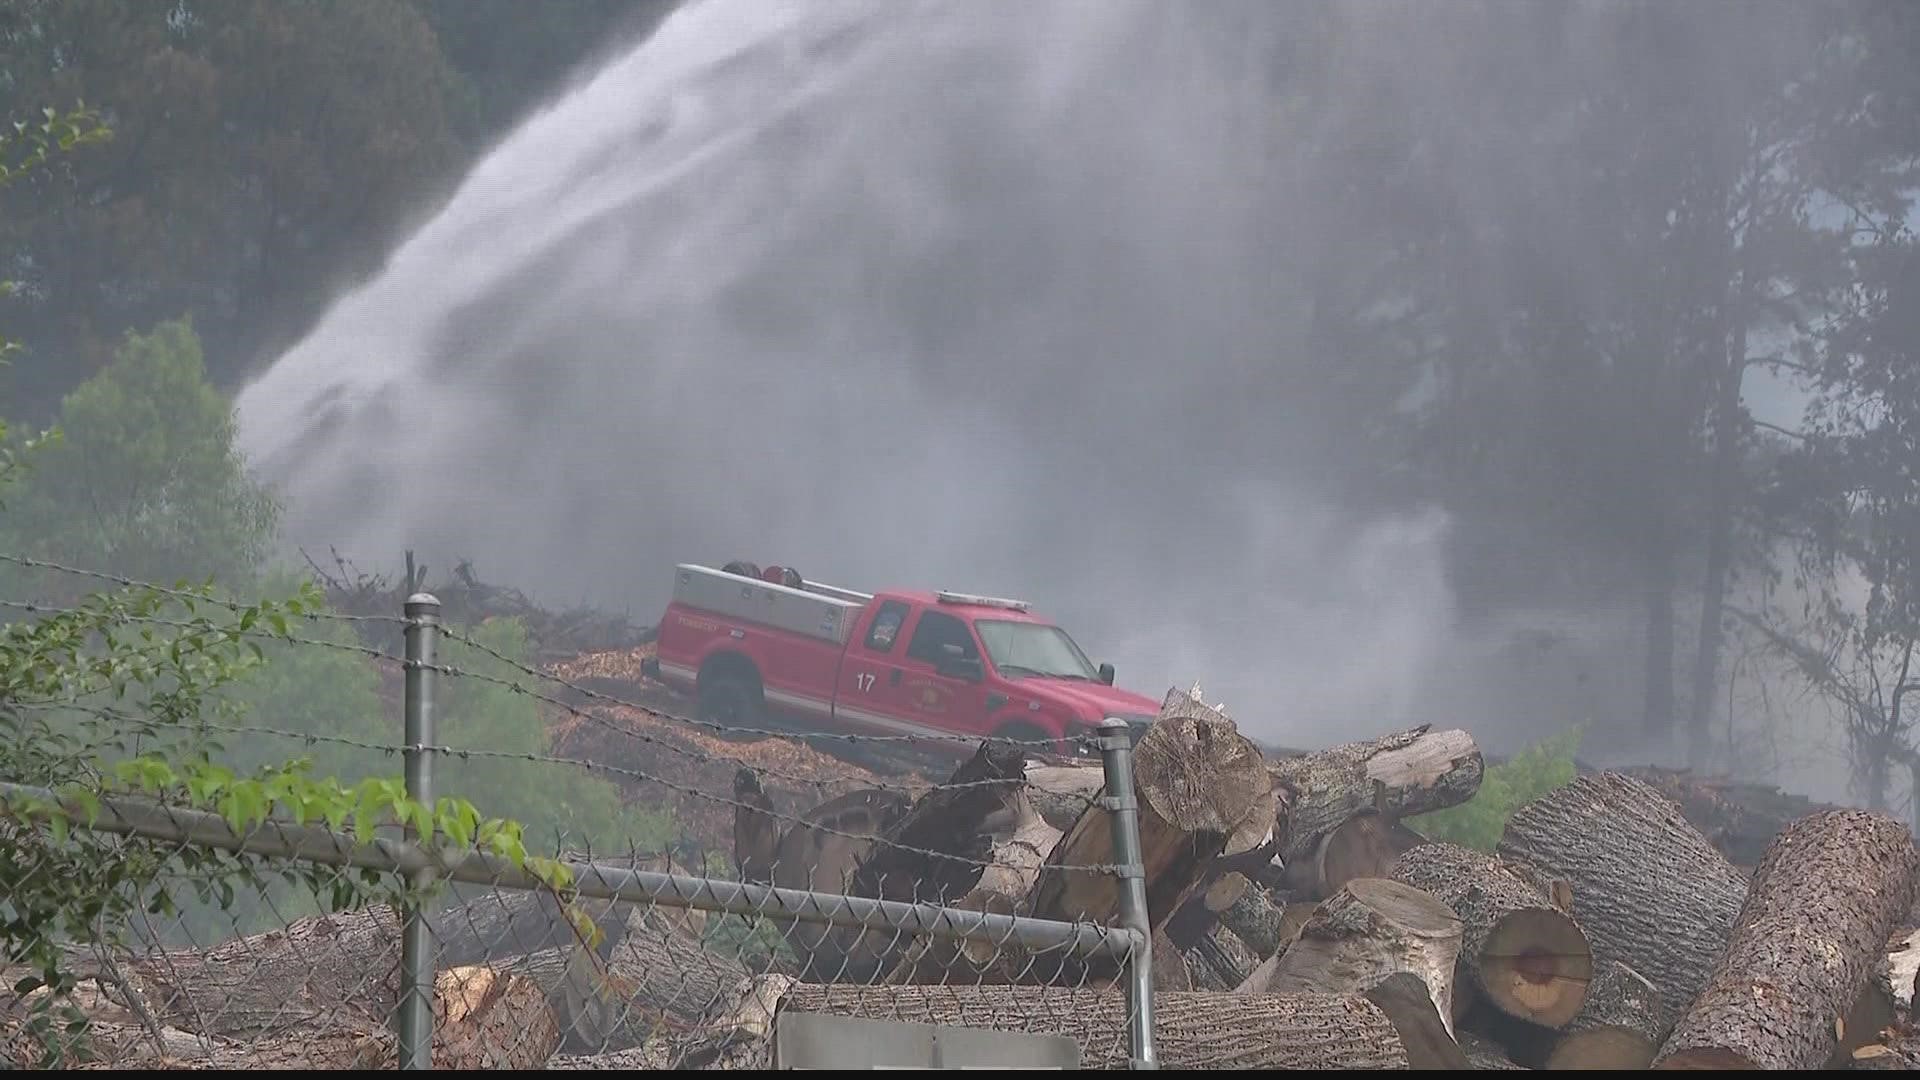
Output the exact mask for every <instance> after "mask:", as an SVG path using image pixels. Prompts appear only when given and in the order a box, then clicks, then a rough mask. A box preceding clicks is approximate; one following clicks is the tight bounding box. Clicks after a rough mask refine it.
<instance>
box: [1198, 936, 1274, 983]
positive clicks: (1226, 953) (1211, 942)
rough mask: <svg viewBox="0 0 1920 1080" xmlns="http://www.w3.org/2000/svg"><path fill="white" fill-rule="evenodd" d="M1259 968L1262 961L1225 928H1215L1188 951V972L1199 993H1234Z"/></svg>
mask: <svg viewBox="0 0 1920 1080" xmlns="http://www.w3.org/2000/svg"><path fill="white" fill-rule="evenodd" d="M1259 966H1260V958H1259V957H1258V956H1255V955H1254V954H1253V950H1252V949H1249V948H1247V944H1246V942H1244V941H1241V940H1240V939H1239V937H1237V936H1235V934H1234V932H1233V931H1231V930H1229V929H1227V928H1226V927H1224V926H1218V925H1216V926H1214V927H1213V929H1211V930H1209V931H1207V936H1206V937H1203V938H1201V939H1200V942H1199V944H1197V945H1195V946H1194V947H1193V948H1191V949H1189V950H1187V970H1188V971H1189V972H1190V973H1191V974H1192V978H1193V988H1194V989H1196V990H1217V991H1220V992H1222V993H1226V992H1231V991H1234V990H1236V989H1237V988H1238V987H1239V986H1240V985H1241V984H1242V983H1244V982H1246V981H1247V977H1248V976H1249V975H1251V974H1253V972H1254V969H1256V968H1258V967H1259Z"/></svg>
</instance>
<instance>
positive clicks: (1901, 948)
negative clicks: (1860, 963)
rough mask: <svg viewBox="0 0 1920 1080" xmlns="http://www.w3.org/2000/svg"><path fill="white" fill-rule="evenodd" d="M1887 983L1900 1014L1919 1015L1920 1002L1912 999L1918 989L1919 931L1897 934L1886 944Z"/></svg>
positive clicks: (1919, 969)
mask: <svg viewBox="0 0 1920 1080" xmlns="http://www.w3.org/2000/svg"><path fill="white" fill-rule="evenodd" d="M1887 982H1888V983H1889V984H1890V985H1891V986H1892V987H1893V998H1894V1004H1896V1005H1898V1006H1899V1008H1900V1010H1901V1011H1902V1012H1905V1013H1910V1014H1920V1001H1916V999H1915V997H1914V990H1915V989H1916V987H1920V930H1916V931H1913V932H1912V933H1900V934H1897V935H1895V937H1894V939H1893V940H1892V941H1889V942H1887Z"/></svg>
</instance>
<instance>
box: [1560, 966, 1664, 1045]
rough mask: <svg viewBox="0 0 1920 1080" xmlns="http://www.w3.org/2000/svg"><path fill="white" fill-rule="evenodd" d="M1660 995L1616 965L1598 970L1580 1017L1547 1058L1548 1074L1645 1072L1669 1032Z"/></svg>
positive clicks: (1635, 976)
mask: <svg viewBox="0 0 1920 1080" xmlns="http://www.w3.org/2000/svg"><path fill="white" fill-rule="evenodd" d="M1661 1015H1662V1009H1661V1006H1660V991H1659V990H1657V989H1655V988H1654V985H1653V984H1652V983H1650V982H1648V981H1647V980H1646V979H1644V978H1642V977H1641V975H1640V974H1639V973H1638V972H1636V971H1634V970H1633V969H1632V968H1630V967H1628V966H1627V965H1625V964H1622V963H1620V962H1619V961H1617V960H1610V961H1607V962H1605V963H1602V964H1600V965H1599V968H1598V974H1596V975H1595V976H1594V979H1593V983H1592V985H1591V986H1589V987H1588V988H1587V1000H1586V1004H1584V1005H1583V1006H1581V1008H1580V1015H1578V1016H1576V1017H1574V1018H1573V1019H1572V1020H1571V1021H1569V1022H1568V1024H1567V1027H1566V1036H1565V1037H1564V1038H1562V1039H1561V1040H1560V1041H1559V1042H1558V1043H1556V1044H1555V1045H1554V1048H1553V1052H1552V1053H1551V1054H1549V1055H1548V1056H1547V1062H1546V1067H1547V1068H1549V1069H1633V1070H1641V1069H1645V1068H1646V1067H1647V1066H1648V1065H1651V1064H1652V1063H1653V1055H1654V1053H1655V1052H1656V1051H1658V1050H1659V1049H1660V1043H1661V1041H1662V1040H1663V1039H1665V1037H1666V1031H1665V1030H1664V1029H1662V1028H1661V1027H1660V1016H1661Z"/></svg>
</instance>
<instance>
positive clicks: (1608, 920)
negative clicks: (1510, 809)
mask: <svg viewBox="0 0 1920 1080" xmlns="http://www.w3.org/2000/svg"><path fill="white" fill-rule="evenodd" d="M1498 852H1499V854H1500V857H1501V858H1503V859H1506V860H1508V861H1509V862H1512V863H1515V864H1518V865H1524V866H1529V867H1532V868H1533V869H1534V870H1535V871H1537V872H1539V873H1541V874H1544V875H1547V876H1550V877H1557V878H1562V879H1565V880H1566V881H1568V882H1569V883H1570V884H1571V886H1572V892H1573V917H1574V918H1575V919H1576V920H1577V921H1578V922H1579V924H1580V927H1581V929H1583V930H1585V931H1586V933H1587V937H1588V939H1589V940H1591V941H1592V942H1593V948H1594V953H1595V955H1596V956H1598V957H1599V958H1601V959H1607V960H1618V961H1620V962H1622V963H1624V964H1626V965H1627V966H1628V967H1630V968H1632V969H1633V970H1634V971H1636V972H1638V973H1639V974H1640V975H1642V976H1644V977H1645V978H1646V980H1647V981H1648V982H1651V983H1652V984H1653V985H1654V987H1655V988H1656V989H1657V990H1658V991H1659V996H1660V1004H1661V1010H1662V1012H1661V1016H1660V1026H1661V1027H1662V1028H1669V1027H1671V1026H1672V1025H1673V1023H1674V1021H1675V1020H1676V1019H1677V1018H1678V1015H1679V1013H1680V1011H1681V1010H1683V1009H1685V1008H1686V1007H1687V1003H1688V1002H1691V1001H1692V1000H1693V999H1694V997H1695V996H1696V995H1698V994H1699V993H1700V989H1701V987H1703V986H1705V985H1706V983H1707V976H1708V975H1709V974H1710V973H1711V972H1712V970H1713V965H1714V962H1715V961H1716V960H1718V959H1719V957H1720V952H1721V950H1722V949H1724V948H1726V944H1727V937H1728V935H1729V934H1731V933H1732V932H1733V924H1734V920H1735V918H1736V917H1737V916H1738V915H1739V913H1740V905H1741V903H1742V902H1743V901H1744V900H1745V899H1746V894H1747V883H1746V880H1745V879H1744V878H1743V877H1741V875H1740V872H1739V871H1738V870H1736V869H1734V867H1733V865H1732V864H1731V863H1729V862H1727V860H1726V858H1725V857H1724V856H1722V855H1721V854H1720V853H1719V852H1718V851H1716V850H1714V847H1713V845H1712V844H1710V843H1708V842H1707V838H1706V837H1705V836H1702V835H1701V834H1700V831H1699V830H1698V829H1695V828H1694V827H1693V826H1692V825H1691V824H1689V823H1688V822H1687V819H1686V817H1685V816H1684V815H1683V814H1682V813H1681V811H1680V807H1679V806H1678V805H1676V804H1675V803H1674V802H1672V801H1671V800H1669V799H1668V798H1667V797H1666V796H1664V795H1662V794H1660V793H1659V792H1658V791H1655V790H1654V789H1653V788H1651V787H1649V786H1648V785H1646V784H1644V783H1642V782H1640V781H1638V780H1635V779H1633V778H1632V777H1628V776H1622V775H1620V774H1618V773H1601V774H1598V775H1594V776H1582V777H1579V778H1577V779H1575V780H1574V781H1573V782H1572V783H1570V784H1568V785H1566V786H1564V787H1561V788H1558V789H1556V790H1554V791H1550V792H1548V793H1547V794H1545V795H1542V796H1540V797H1539V798H1537V799H1535V800H1534V801H1533V802H1531V803H1528V804H1527V805H1526V806H1523V807H1521V808H1520V810H1519V811H1518V812H1516V813H1515V814H1514V815H1513V817H1512V818H1511V819H1510V820H1509V821H1508V822H1507V827H1506V830H1505V832H1504V833H1503V835H1502V836H1501V839H1500V844H1499V848H1498Z"/></svg>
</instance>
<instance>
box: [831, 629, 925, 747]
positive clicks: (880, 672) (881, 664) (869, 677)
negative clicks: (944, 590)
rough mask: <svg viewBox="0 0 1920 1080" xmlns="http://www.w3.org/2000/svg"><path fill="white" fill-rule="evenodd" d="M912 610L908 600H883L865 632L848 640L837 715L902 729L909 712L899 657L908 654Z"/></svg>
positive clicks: (835, 707) (864, 723)
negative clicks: (907, 636) (851, 640)
mask: <svg viewBox="0 0 1920 1080" xmlns="http://www.w3.org/2000/svg"><path fill="white" fill-rule="evenodd" d="M909 611H910V609H909V608H908V606H907V604H906V602H905V601H901V600H886V601H882V602H881V604H880V608H879V610H878V611H875V612H874V613H873V621H872V622H870V623H869V624H868V625H867V628H866V633H865V634H864V635H862V636H861V637H860V638H859V639H858V640H856V641H853V642H850V643H849V644H848V647H847V652H846V658H845V659H844V660H842V661H841V663H840V683H839V685H838V686H836V687H835V688H834V691H835V692H834V704H833V711H834V715H836V716H838V717H840V718H842V719H845V720H847V721H850V722H852V723H855V724H859V725H862V726H864V727H873V728H880V729H884V730H887V731H896V730H898V729H899V727H900V724H899V721H900V720H901V719H903V718H904V716H905V712H906V709H905V706H904V704H903V702H904V700H905V699H904V696H903V695H904V691H903V690H902V689H901V687H902V686H903V685H904V683H905V671H904V670H903V669H902V668H901V666H900V660H901V658H902V657H903V656H905V654H906V642H905V640H904V639H905V638H906V634H904V633H903V632H902V631H903V630H904V629H905V628H906V621H907V615H908V612H909Z"/></svg>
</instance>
